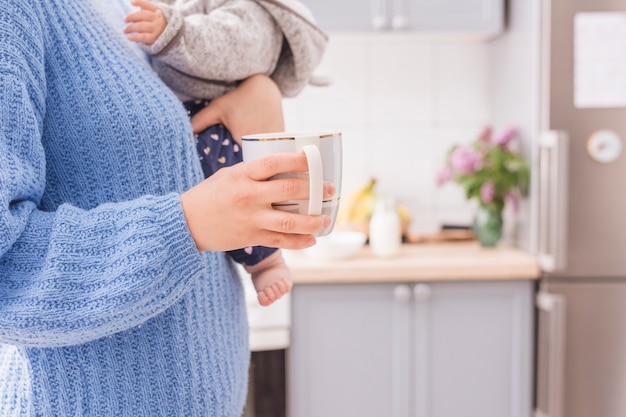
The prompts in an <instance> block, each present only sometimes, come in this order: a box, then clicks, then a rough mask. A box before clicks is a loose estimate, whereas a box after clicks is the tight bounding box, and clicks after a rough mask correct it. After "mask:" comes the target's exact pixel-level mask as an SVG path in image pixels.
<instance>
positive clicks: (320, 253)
mask: <svg viewBox="0 0 626 417" xmlns="http://www.w3.org/2000/svg"><path fill="white" fill-rule="evenodd" d="M366 240H367V235H366V234H365V233H362V232H353V231H336V232H332V233H331V234H329V235H328V236H323V237H318V238H317V244H315V246H312V247H310V248H306V249H304V253H306V254H307V256H310V257H311V258H316V259H346V258H350V257H352V256H354V255H356V254H357V253H359V252H360V251H361V249H362V248H363V246H364V245H365V241H366Z"/></svg>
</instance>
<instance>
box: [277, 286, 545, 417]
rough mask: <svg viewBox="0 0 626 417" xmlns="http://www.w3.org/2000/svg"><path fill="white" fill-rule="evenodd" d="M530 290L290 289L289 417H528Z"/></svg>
mask: <svg viewBox="0 0 626 417" xmlns="http://www.w3.org/2000/svg"><path fill="white" fill-rule="evenodd" d="M532 288H533V283H532V281H506V282H505V281H498V282H491V281H490V282H437V283H399V284H351V285H334V284H331V285H297V286H296V287H295V288H294V290H293V295H292V296H293V299H292V313H293V316H292V319H293V323H292V341H291V347H290V348H289V350H288V363H287V368H288V374H287V375H288V377H287V386H288V388H287V394H288V400H287V406H288V416H291V417H295V416H297V417H335V416H336V417H345V416H359V417H380V416H391V417H459V416H463V417H529V416H530V415H531V405H532V398H531V369H532V349H531V346H532V330H531V329H532V315H533V309H532V297H531V294H532V292H533V289H532Z"/></svg>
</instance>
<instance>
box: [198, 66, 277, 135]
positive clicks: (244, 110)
mask: <svg viewBox="0 0 626 417" xmlns="http://www.w3.org/2000/svg"><path fill="white" fill-rule="evenodd" d="M219 123H221V124H223V125H224V126H226V128H227V129H228V130H229V131H230V133H231V135H232V137H233V139H234V140H235V141H237V142H238V143H239V144H241V137H242V136H243V135H248V134H252V133H269V132H281V131H283V130H284V128H285V125H284V120H283V107H282V96H281V94H280V90H279V89H278V86H277V85H276V83H274V81H272V79H271V78H269V77H267V76H265V75H260V74H257V75H253V76H252V77H250V78H247V79H246V80H244V81H243V82H242V83H241V84H239V86H238V87H237V88H236V89H234V90H233V91H231V92H229V93H227V94H225V95H223V96H221V97H218V98H216V99H215V100H213V101H211V103H210V104H209V105H208V106H207V107H205V108H204V109H202V110H200V111H199V112H198V113H197V114H196V115H195V116H194V117H193V118H192V119H191V126H192V128H193V131H194V133H199V132H201V131H203V130H205V129H206V128H207V127H209V126H212V125H215V124H219Z"/></svg>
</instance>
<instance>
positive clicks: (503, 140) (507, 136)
mask: <svg viewBox="0 0 626 417" xmlns="http://www.w3.org/2000/svg"><path fill="white" fill-rule="evenodd" d="M515 135H517V130H516V129H514V128H512V127H510V128H508V129H506V130H505V131H504V132H502V133H501V134H500V136H497V137H496V138H495V140H494V143H495V144H496V145H499V146H501V147H502V148H504V149H507V147H508V146H509V143H510V142H511V140H512V139H513V138H514V137H515Z"/></svg>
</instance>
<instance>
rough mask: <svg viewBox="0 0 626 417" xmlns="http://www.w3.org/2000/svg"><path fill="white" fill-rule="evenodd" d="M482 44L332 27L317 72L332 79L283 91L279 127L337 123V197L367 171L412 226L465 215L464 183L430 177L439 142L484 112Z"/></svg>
mask: <svg viewBox="0 0 626 417" xmlns="http://www.w3.org/2000/svg"><path fill="white" fill-rule="evenodd" d="M488 54H489V49H488V45H487V44H485V43H474V42H462V41H458V42H454V43H453V42H442V41H426V40H424V39H417V38H415V37H412V36H411V35H406V36H404V35H388V34H358V35H357V34H338V33H337V34H331V38H330V42H329V45H328V49H327V51H326V53H325V56H324V59H323V61H322V62H321V64H320V66H319V67H318V70H317V71H316V72H317V73H318V74H319V75H324V76H328V77H329V78H330V79H331V80H332V84H331V85H330V86H328V87H313V86H309V87H307V88H306V89H305V90H304V91H303V92H302V93H301V94H300V95H299V96H298V97H296V98H290V99H286V100H285V102H284V109H285V117H286V127H287V129H289V130H307V129H314V130H319V129H334V130H340V131H341V132H342V133H343V140H344V142H343V146H344V178H343V182H342V197H343V201H344V203H345V202H346V201H347V197H348V196H349V195H350V193H352V192H354V191H355V190H357V189H358V188H359V187H360V186H362V185H364V184H365V183H366V182H367V181H368V179H369V178H371V177H374V178H376V179H377V191H378V193H380V194H383V195H387V196H393V197H395V199H396V200H397V201H398V202H399V203H402V204H405V205H406V206H408V207H409V209H410V210H411V213H412V217H413V221H412V225H411V229H412V231H414V232H418V233H419V232H422V233H424V232H432V231H435V230H436V229H438V228H439V226H440V224H442V223H464V224H467V223H469V222H470V221H471V217H472V212H473V209H472V206H471V205H470V204H469V203H468V202H466V200H465V198H464V196H463V192H462V190H461V189H460V188H458V187H457V186H456V185H454V184H448V185H446V186H444V187H442V188H438V187H437V186H436V184H435V178H436V172H437V170H438V169H439V168H440V167H441V164H442V162H443V158H444V155H445V152H446V151H447V149H448V148H449V147H450V146H451V145H452V144H455V143H459V142H467V141H471V140H472V139H473V138H474V137H475V135H477V134H478V133H479V132H480V130H481V129H482V127H483V126H485V125H486V124H488V123H489V121H490V113H491V111H490V108H489V76H490V75H489V59H488V58H489V57H488Z"/></svg>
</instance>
